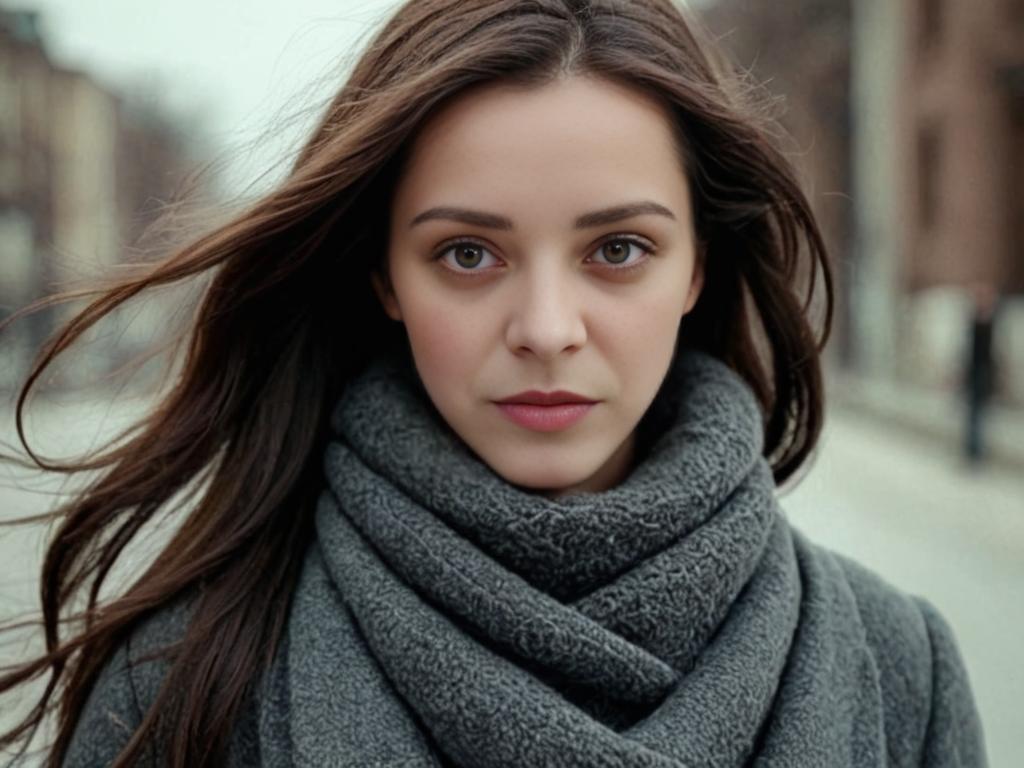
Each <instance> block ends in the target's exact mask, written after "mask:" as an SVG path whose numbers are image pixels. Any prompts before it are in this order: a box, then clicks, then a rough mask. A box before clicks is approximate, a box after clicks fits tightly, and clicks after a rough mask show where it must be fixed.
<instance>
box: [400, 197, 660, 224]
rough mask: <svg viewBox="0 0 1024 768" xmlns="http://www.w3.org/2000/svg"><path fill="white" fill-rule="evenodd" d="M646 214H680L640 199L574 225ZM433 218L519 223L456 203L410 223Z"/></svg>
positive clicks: (584, 217)
mask: <svg viewBox="0 0 1024 768" xmlns="http://www.w3.org/2000/svg"><path fill="white" fill-rule="evenodd" d="M643 214H656V215H658V216H667V217H668V218H670V219H675V218H676V216H675V214H674V213H672V211H671V210H669V209H668V208H666V207H665V206H664V205H661V204H660V203H656V202H654V201H653V200H640V201H638V202H635V203H623V204H621V205H613V206H611V207H610V208H602V209H600V210H597V211H591V212H590V213H585V214H583V215H582V216H579V217H578V218H577V219H576V221H575V222H573V227H574V228H575V229H587V228H589V227H600V226H603V225H605V224H611V223H612V222H616V221H621V220H622V219H629V218H632V217H633V216H641V215H643ZM431 219H447V220H450V221H458V222H461V223H463V224H472V225H474V226H477V227H488V228H490V229H503V230H512V229H515V224H513V222H512V219H509V218H508V217H506V216H502V215H500V214H497V213H488V212H486V211H477V210H473V209H472V208H458V207H454V206H439V207H436V208H428V209H427V210H425V211H423V212H422V213H420V214H418V215H417V216H415V217H414V218H413V220H412V221H411V222H410V223H409V229H412V228H413V227H415V226H416V225H417V224H422V223H423V222H425V221H430V220H431Z"/></svg>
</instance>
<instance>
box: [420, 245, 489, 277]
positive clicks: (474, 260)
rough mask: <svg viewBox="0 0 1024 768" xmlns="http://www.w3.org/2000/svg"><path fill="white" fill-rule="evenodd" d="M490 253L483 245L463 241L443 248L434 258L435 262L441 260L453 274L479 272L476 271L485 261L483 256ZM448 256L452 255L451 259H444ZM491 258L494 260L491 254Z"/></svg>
mask: <svg viewBox="0 0 1024 768" xmlns="http://www.w3.org/2000/svg"><path fill="white" fill-rule="evenodd" d="M490 253H491V252H490V251H488V250H487V248H486V247H484V246H483V245H480V244H479V243H474V242H472V241H469V240H464V241H461V242H458V243H452V244H451V245H449V246H447V247H445V248H444V249H443V250H441V251H439V252H438V253H437V255H436V256H434V258H435V259H437V260H442V259H443V260H444V261H445V262H446V263H447V264H448V265H449V267H450V268H451V269H452V270H454V271H455V272H479V271H481V270H479V269H477V267H479V266H480V264H481V263H483V262H484V261H486V257H485V256H484V254H490ZM448 254H452V258H451V259H444V257H445V256H447V255H448ZM491 258H492V259H493V258H494V256H493V254H491Z"/></svg>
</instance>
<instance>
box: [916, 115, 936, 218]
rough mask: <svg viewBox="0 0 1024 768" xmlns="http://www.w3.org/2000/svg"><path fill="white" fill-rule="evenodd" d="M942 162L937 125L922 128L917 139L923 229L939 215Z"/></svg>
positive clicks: (919, 209)
mask: <svg viewBox="0 0 1024 768" xmlns="http://www.w3.org/2000/svg"><path fill="white" fill-rule="evenodd" d="M941 163H942V136H941V134H940V133H939V128H938V126H937V125H934V124H928V125H925V126H923V127H922V128H921V130H920V133H919V135H918V139H917V184H918V194H917V199H918V211H919V215H918V222H919V223H920V225H921V229H922V230H929V229H931V228H932V227H933V226H935V223H936V221H937V220H938V217H939V200H940V198H941V194H942V190H941V189H940V188H939V185H940V183H941V182H940V178H939V170H940V167H941Z"/></svg>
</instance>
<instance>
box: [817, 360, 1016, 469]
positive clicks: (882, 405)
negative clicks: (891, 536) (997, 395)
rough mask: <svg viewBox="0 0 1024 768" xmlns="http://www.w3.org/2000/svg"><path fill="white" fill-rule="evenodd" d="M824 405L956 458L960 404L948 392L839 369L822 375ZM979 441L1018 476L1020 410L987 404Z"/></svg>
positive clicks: (960, 431)
mask: <svg viewBox="0 0 1024 768" xmlns="http://www.w3.org/2000/svg"><path fill="white" fill-rule="evenodd" d="M826 387H827V394H826V398H827V403H828V405H829V406H838V407H840V408H843V409H844V410H847V411H850V412H853V413H857V414H859V415H862V416H865V417H867V418H872V419H878V420H881V421H883V422H884V423H885V424H887V425H890V426H894V427H900V428H903V429H905V430H907V431H909V432H913V433H916V434H918V435H920V436H921V437H925V438H928V439H930V440H938V441H940V442H941V443H943V444H944V445H945V446H946V447H947V448H948V449H949V451H950V452H953V453H960V452H961V451H962V449H961V445H962V443H963V431H964V421H965V412H964V409H965V405H964V404H963V402H962V401H961V400H960V399H959V398H958V397H957V396H956V395H955V393H952V392H946V391H941V390H935V389H929V388H925V387H921V386H917V385H913V384H907V383H904V382H894V381H887V380H882V379H872V378H868V377H865V376H860V375H856V374H850V373H845V372H842V371H839V370H828V371H827V373H826ZM984 439H985V445H986V448H987V450H988V458H989V460H990V462H991V463H992V464H996V465H1000V466H1004V467H1007V468H1009V469H1013V470H1021V471H1024V409H1013V408H1008V407H1006V406H1001V405H990V406H989V407H988V410H987V411H986V413H985V425H984Z"/></svg>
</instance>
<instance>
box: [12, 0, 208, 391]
mask: <svg viewBox="0 0 1024 768" xmlns="http://www.w3.org/2000/svg"><path fill="white" fill-rule="evenodd" d="M39 21H40V20H39V17H38V15H37V14H36V13H34V12H28V11H12V10H4V9H2V8H0V318H2V317H5V316H7V315H9V314H10V313H12V312H14V311H16V310H17V309H20V308H21V307H23V306H25V305H27V304H28V303H30V302H31V301H32V300H34V299H37V298H39V297H41V296H43V295H47V294H50V293H53V292H54V291H57V290H63V289H64V288H66V287H69V286H72V285H74V284H75V283H76V282H79V281H84V280H88V279H89V278H93V277H96V276H97V275H101V274H104V273H109V267H110V266H111V265H113V264H114V263H116V262H122V261H124V260H126V259H127V258H130V253H131V251H130V249H129V246H130V245H131V244H132V243H134V242H135V241H136V239H137V238H138V236H139V234H140V232H141V231H142V230H143V229H144V227H145V226H146V225H147V224H148V223H149V222H150V221H151V219H152V218H153V216H154V215H155V212H156V208H157V206H155V205H154V201H166V200H169V199H171V198H172V197H173V196H174V189H175V186H176V184H177V182H178V181H179V180H180V179H181V178H182V177H183V176H184V174H185V173H186V172H187V171H188V170H189V169H190V168H191V167H192V166H193V165H194V158H193V157H192V154H191V147H190V146H189V145H188V143H187V142H186V140H185V139H184V138H182V136H183V133H184V131H182V130H180V129H179V128H178V127H177V126H176V125H174V124H173V121H171V120H170V119H169V118H167V117H166V116H164V115H162V114H160V113H159V112H158V111H156V110H154V109H153V108H151V107H147V106H145V105H140V104H138V103H134V102H132V101H130V100H126V99H125V98H124V96H123V95H121V94H118V93H116V92H115V91H114V90H112V89H111V88H109V87H107V86H105V85H104V84H101V83H99V82H97V80H96V79H94V78H93V77H91V76H90V75H89V74H87V73H85V72H79V71H75V70H72V69H68V68H66V67H63V66H60V65H59V64H58V63H56V62H54V61H53V60H52V58H51V57H50V56H49V55H48V53H47V50H46V46H45V41H44V40H43V38H42V35H41V33H40V23H39ZM80 307H81V305H80V304H65V305H61V306H59V307H57V308H55V309H53V310H43V311H41V312H39V313H36V314H33V315H30V316H28V317H26V318H24V319H21V320H18V321H16V322H15V323H14V324H13V325H12V326H11V328H10V329H9V330H8V332H7V333H5V334H4V336H3V337H0V389H3V388H5V387H11V386H14V385H16V384H17V383H19V382H20V381H21V380H22V379H23V376H24V373H25V371H26V366H27V364H28V362H29V361H30V358H31V356H33V355H34V354H35V352H36V350H37V349H38V348H39V345H40V344H41V343H42V342H43V341H44V340H45V339H46V337H47V336H49V334H50V333H51V332H52V330H53V329H54V328H55V326H56V325H57V324H58V323H60V322H61V321H62V320H64V319H66V318H67V317H68V316H69V315H70V314H71V313H72V312H74V311H75V310H76V309H79V308H80ZM146 314H147V313H145V312H144V313H142V317H141V318H136V320H137V321H138V322H137V324H136V328H135V329H134V330H132V331H129V332H128V333H127V334H121V335H117V336H116V345H117V346H116V347H115V342H114V341H113V340H111V341H108V342H104V341H98V342H96V343H90V350H89V352H88V354H84V355H81V356H79V357H76V358H75V360H74V366H73V370H74V375H73V377H72V378H73V380H71V381H66V382H64V383H76V381H75V379H79V378H81V379H82V380H92V379H95V378H96V377H97V376H99V375H102V374H103V373H104V372H106V370H107V369H108V368H110V367H111V366H112V365H114V364H116V363H117V362H120V361H123V358H124V356H125V354H126V352H130V350H128V349H127V348H128V347H131V346H132V341H133V334H135V336H137V337H138V339H137V340H138V346H140V347H141V346H144V345H145V343H146V341H145V340H146V338H148V337H149V336H151V335H152V325H153V324H152V323H149V324H148V327H147V323H146ZM150 314H152V313H150ZM63 375H64V377H66V376H67V375H68V370H65V371H63ZM55 383H58V384H59V383H62V382H61V381H60V380H57V381H56V382H55Z"/></svg>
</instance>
